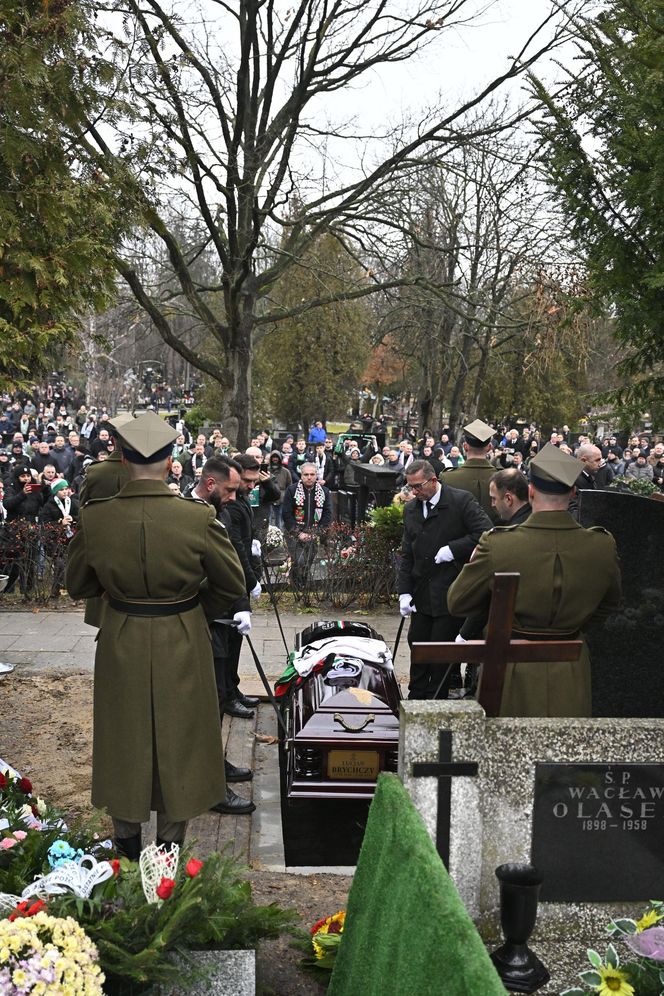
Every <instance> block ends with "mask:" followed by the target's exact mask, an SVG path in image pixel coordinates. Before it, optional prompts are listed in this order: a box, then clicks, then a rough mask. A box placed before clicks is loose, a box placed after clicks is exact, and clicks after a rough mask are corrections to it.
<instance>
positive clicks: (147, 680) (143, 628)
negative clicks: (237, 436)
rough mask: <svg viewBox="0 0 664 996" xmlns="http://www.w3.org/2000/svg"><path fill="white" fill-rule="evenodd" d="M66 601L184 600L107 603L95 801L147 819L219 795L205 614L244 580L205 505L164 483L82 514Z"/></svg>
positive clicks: (190, 809) (97, 692) (232, 597)
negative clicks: (172, 606) (131, 606)
mask: <svg viewBox="0 0 664 996" xmlns="http://www.w3.org/2000/svg"><path fill="white" fill-rule="evenodd" d="M67 587H68V589H69V592H70V594H71V595H72V597H74V598H90V597H91V596H94V595H100V594H101V593H102V592H107V593H108V594H109V595H111V596H113V597H114V598H118V599H123V600H139V601H181V600H183V599H188V598H191V597H192V596H195V595H196V594H198V593H199V590H200V592H201V603H202V604H200V605H198V606H196V607H195V608H193V609H191V610H189V611H187V612H181V613H179V614H176V615H171V616H160V617H144V616H135V615H128V614H127V613H126V612H123V611H118V610H116V609H114V608H113V607H112V606H111V605H110V604H107V605H106V607H105V611H104V618H103V622H102V626H101V629H100V630H99V634H98V636H97V652H96V657H95V686H94V734H93V759H92V766H93V771H92V802H93V804H94V805H95V806H98V807H100V808H104V807H105V808H106V809H107V810H108V812H109V813H110V815H111V816H114V817H115V818H117V819H121V820H127V821H129V822H144V821H145V820H147V819H148V818H149V814H150V810H151V809H157V810H159V811H162V812H164V813H166V815H167V817H168V819H169V820H171V821H174V822H179V821H181V820H187V819H190V818H191V817H193V816H196V815H198V814H200V813H203V812H205V811H206V810H207V809H209V808H210V806H213V805H215V804H216V803H217V802H220V801H221V800H222V799H223V798H224V795H225V791H226V786H225V780H224V765H223V747H222V740H221V725H220V721H219V706H218V701H217V693H216V687H215V680H214V669H213V661H212V648H211V641H210V633H209V630H208V626H207V622H206V614H207V617H208V618H213V617H215V616H217V617H219V616H223V615H224V614H225V613H226V612H227V611H228V609H229V608H230V606H231V605H232V603H233V602H235V601H237V599H239V598H241V597H242V595H243V594H244V574H243V571H242V567H241V566H240V562H239V560H238V557H237V554H236V552H235V550H234V549H233V546H232V545H231V542H230V540H229V539H228V536H227V534H226V530H225V529H224V527H223V526H222V525H221V524H220V523H219V522H217V521H216V519H215V512H214V509H213V508H212V507H210V506H209V505H206V504H203V503H200V504H199V503H197V502H192V501H186V500H185V499H182V498H180V497H179V496H177V495H174V494H173V493H172V492H171V491H169V489H168V488H167V487H166V485H165V484H164V483H163V482H161V481H150V480H136V481H130V482H129V483H127V484H126V485H125V486H124V487H123V489H122V491H121V492H120V493H119V494H118V495H117V496H116V497H115V498H109V499H106V500H99V501H93V502H91V503H89V504H88V505H87V506H86V507H85V508H84V509H82V510H81V515H80V522H79V530H78V532H77V534H76V536H75V537H74V539H73V540H72V543H71V544H70V547H69V561H68V565H67Z"/></svg>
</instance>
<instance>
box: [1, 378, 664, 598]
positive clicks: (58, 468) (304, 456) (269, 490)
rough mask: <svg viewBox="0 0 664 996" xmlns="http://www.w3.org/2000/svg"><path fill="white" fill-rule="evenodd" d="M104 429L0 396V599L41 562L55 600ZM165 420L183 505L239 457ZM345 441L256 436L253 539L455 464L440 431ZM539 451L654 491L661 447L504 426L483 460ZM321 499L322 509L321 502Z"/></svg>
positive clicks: (602, 477)
mask: <svg viewBox="0 0 664 996" xmlns="http://www.w3.org/2000/svg"><path fill="white" fill-rule="evenodd" d="M181 414H182V413H181ZM108 418H109V413H108V412H106V411H105V410H104V409H103V408H101V407H100V408H97V407H94V406H91V407H87V406H86V404H85V403H83V401H82V400H81V398H80V397H78V396H77V395H76V394H75V392H74V391H72V390H71V389H67V388H66V387H65V386H63V385H60V386H59V387H58V388H55V389H54V388H53V386H52V385H48V387H47V388H46V389H45V390H42V391H39V390H36V389H35V391H33V392H32V393H31V395H30V396H26V395H15V396H11V395H8V394H4V395H2V396H1V397H0V529H1V530H2V532H1V533H0V574H4V575H6V576H8V578H9V580H8V583H7V588H6V590H8V591H12V590H13V589H14V588H15V586H16V585H19V586H20V589H21V591H23V592H24V593H26V594H27V593H29V591H30V590H31V588H32V586H33V585H34V581H35V578H36V577H39V576H40V575H41V573H42V572H43V566H44V563H45V561H46V559H47V558H48V559H50V560H51V561H52V563H53V570H52V593H53V594H57V593H58V592H59V590H60V588H61V585H62V580H63V571H64V558H65V555H66V546H67V543H68V541H69V539H71V537H72V536H73V534H74V531H75V529H76V522H77V518H78V512H79V494H80V491H81V487H82V484H83V482H84V480H85V475H86V471H87V469H88V467H89V466H90V465H91V464H93V463H98V462H101V461H103V460H106V459H107V458H108V457H109V455H110V454H111V453H112V452H113V449H114V440H113V434H112V428H111V426H110V425H109V424H108V421H107V420H108ZM171 418H173V419H174V420H175V423H176V424H175V427H176V428H177V429H178V430H179V435H178V437H177V439H176V441H175V444H174V446H173V453H172V467H171V471H170V475H169V477H168V480H167V484H168V487H169V488H170V489H171V490H172V491H173V492H175V493H176V494H181V495H183V496H188V495H190V494H191V493H192V491H193V490H194V489H195V488H196V486H197V484H198V482H199V481H200V479H201V475H202V474H203V468H204V466H205V464H206V462H207V461H208V460H209V459H210V458H211V457H223V458H224V459H233V458H236V457H237V456H238V455H240V452H239V451H238V449H237V448H236V447H235V446H234V445H233V444H232V442H231V440H230V439H229V438H228V436H226V435H225V434H224V432H223V431H222V429H221V428H212V429H210V430H208V431H206V432H203V431H201V432H199V433H192V432H191V431H190V430H189V429H188V428H187V426H186V424H185V422H184V420H177V417H176V416H171ZM349 430H350V431H349V433H348V434H343V435H342V436H340V437H339V438H335V437H334V436H333V435H331V434H330V433H328V432H327V431H326V429H325V425H324V423H323V421H322V420H317V421H315V422H314V423H313V424H312V425H311V427H310V428H309V430H308V431H307V432H306V433H305V434H301V435H297V434H290V433H282V434H280V435H279V436H278V438H273V436H272V434H271V433H270V431H269V430H268V429H264V430H262V431H260V432H257V433H256V435H255V437H254V438H253V439H252V440H251V444H250V446H249V447H248V448H247V449H246V451H245V455H249V456H251V457H253V458H254V459H255V461H256V465H257V466H258V467H259V468H260V475H259V480H258V483H257V485H256V487H255V489H254V491H253V493H252V495H251V504H252V506H253V513H254V518H255V521H256V528H257V529H258V531H261V530H262V531H263V533H264V532H265V530H266V529H267V527H268V526H270V525H273V526H278V527H281V528H283V529H284V530H285V531H286V533H288V532H291V533H292V532H294V531H297V528H298V524H299V525H301V524H302V521H303V515H302V508H303V507H304V505H303V503H305V499H306V501H308V496H309V494H311V495H312V500H311V512H309V510H308V505H307V506H306V511H307V521H306V523H305V528H306V527H308V526H310V525H316V526H323V525H326V524H329V521H331V519H332V517H333V516H334V517H338V516H339V515H340V514H346V513H347V511H348V507H349V506H348V503H343V502H341V501H340V500H338V494H339V493H341V494H344V495H346V496H350V497H351V498H353V496H356V495H357V491H358V488H359V479H358V474H357V468H358V466H360V465H362V464H371V465H376V466H381V467H387V468H390V469H392V470H395V471H397V475H398V476H397V478H396V485H397V487H399V486H401V485H402V484H404V483H405V476H406V472H407V470H408V467H409V466H410V465H411V464H412V463H413V461H414V460H421V459H424V460H426V461H428V463H430V464H431V466H432V467H433V469H434V471H435V473H436V475H437V476H438V475H440V474H444V473H445V471H448V470H453V469H456V468H458V467H460V466H462V465H463V463H464V455H463V448H462V447H460V446H459V445H457V443H456V442H455V434H454V433H453V431H452V429H451V428H450V427H449V426H444V427H443V428H442V429H441V430H440V431H439V432H433V431H428V430H425V431H424V433H422V434H421V435H419V436H418V434H417V433H416V432H414V431H413V430H410V429H408V428H407V426H404V427H403V428H402V430H401V431H400V433H399V435H400V436H401V437H402V438H400V439H399V441H398V442H392V441H389V432H388V426H387V420H386V419H385V417H381V418H373V417H372V416H371V415H369V414H367V415H364V416H362V418H361V419H359V420H358V421H357V422H356V423H351V425H350V426H349ZM346 435H347V438H344V437H346ZM546 442H552V443H553V444H554V445H555V446H558V447H559V448H560V449H561V450H563V451H564V452H567V453H570V454H574V455H579V454H581V455H583V457H584V460H586V463H587V466H588V470H589V472H591V473H592V478H593V486H594V487H600V488H601V487H607V486H608V485H609V484H610V483H611V482H612V481H613V480H614V478H616V477H626V478H636V479H646V480H648V481H652V482H653V484H654V485H655V486H656V487H658V488H659V489H660V490H661V491H664V442H662V441H660V440H659V439H658V438H657V437H653V436H652V435H651V434H646V435H641V434H636V435H632V436H631V437H629V439H627V440H624V444H623V445H621V444H620V442H619V441H618V438H617V436H615V435H604V436H603V437H602V438H595V440H594V441H592V440H591V439H590V437H589V436H584V435H574V436H572V434H571V433H570V430H569V427H568V426H566V425H564V426H562V428H561V430H560V431H557V430H555V431H554V432H553V433H552V434H551V435H550V436H549V435H547V436H546V437H545V438H543V437H542V434H541V432H540V431H539V429H538V428H537V426H536V425H534V424H531V425H529V426H523V427H520V428H510V427H509V426H508V425H503V426H501V427H499V428H498V429H497V434H496V440H495V444H494V448H493V451H492V453H491V454H490V457H489V459H490V462H491V463H492V464H493V465H494V466H495V467H496V469H497V470H499V469H501V468H508V467H515V468H517V469H520V470H522V471H523V472H524V474H525V473H527V470H528V466H529V463H530V461H531V460H532V459H533V457H534V456H536V454H537V453H538V452H539V450H540V448H541V447H542V446H543V445H544V444H545V443H546ZM303 469H305V475H304V479H303V478H302V471H303ZM303 484H304V485H306V487H304V488H303V487H302V485H303ZM298 485H299V487H298ZM314 485H320V486H321V488H320V492H319V490H315V491H314V490H312V488H313V487H314ZM325 495H330V496H332V500H331V501H326V498H325ZM308 520H312V521H308ZM300 532H302V530H300ZM26 564H27V565H28V566H27V567H26Z"/></svg>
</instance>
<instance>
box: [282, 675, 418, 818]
mask: <svg viewBox="0 0 664 996" xmlns="http://www.w3.org/2000/svg"><path fill="white" fill-rule="evenodd" d="M399 701H400V693H399V686H398V684H397V681H396V678H395V675H394V671H392V670H387V669H385V668H381V667H378V666H376V665H374V664H369V663H367V662H363V666H362V674H361V678H360V681H359V685H358V686H357V687H352V688H343V689H338V690H335V689H333V688H331V687H330V686H329V685H328V684H326V682H325V678H324V677H323V676H322V675H320V674H317V675H314V676H313V677H311V678H310V679H309V680H308V681H306V682H305V683H304V684H303V685H302V686H301V687H300V688H298V689H297V691H296V692H295V694H294V696H293V702H292V705H291V709H292V714H291V723H292V738H291V741H290V743H289V747H288V753H289V762H288V775H289V777H288V795H289V797H292V798H326V797H330V796H334V797H335V798H339V799H343V798H348V799H350V798H372V797H373V794H374V791H375V787H376V779H375V777H374V778H366V779H365V778H363V779H351V778H348V779H343V780H338V781H336V780H332V779H330V778H329V777H328V775H327V772H328V758H329V752H330V751H345V752H348V753H349V755H350V754H351V753H352V752H356V753H358V752H367V751H369V752H375V753H377V754H378V771H396V751H397V748H398V743H399V717H398V713H399ZM306 748H311V749H313V750H315V751H317V752H320V764H319V766H318V775H317V776H316V775H315V774H313V775H310V776H308V777H306V778H302V777H299V776H298V774H297V770H296V768H297V765H296V763H295V752H296V751H297V752H299V756H303V754H302V751H304V750H305V749H306Z"/></svg>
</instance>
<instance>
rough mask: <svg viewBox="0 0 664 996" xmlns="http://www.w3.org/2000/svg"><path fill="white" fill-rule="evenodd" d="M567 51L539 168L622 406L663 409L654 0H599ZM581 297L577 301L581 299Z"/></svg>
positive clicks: (660, 9) (661, 187)
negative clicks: (597, 320) (614, 357)
mask: <svg viewBox="0 0 664 996" xmlns="http://www.w3.org/2000/svg"><path fill="white" fill-rule="evenodd" d="M576 45H577V58H576V59H575V60H574V63H573V64H572V66H571V68H570V70H569V71H568V77H567V80H566V82H565V85H564V86H562V87H560V88H559V89H558V91H557V93H555V94H552V93H551V92H550V90H548V89H547V88H546V87H545V86H544V85H543V84H542V83H541V81H539V80H538V79H537V78H535V77H531V79H532V84H533V87H534V90H535V93H536V94H537V96H538V97H539V98H540V100H541V102H542V106H543V108H544V115H543V118H542V121H541V123H540V126H539V127H540V132H541V137H542V141H543V151H542V157H541V161H542V165H543V168H544V170H545V171H546V173H547V174H548V177H549V180H550V182H551V184H552V186H553V187H554V189H555V190H556V191H557V193H558V194H559V197H560V202H561V204H562V207H563V209H564V211H565V213H566V216H567V218H568V221H569V225H570V230H571V235H572V237H573V239H574V240H575V241H576V243H577V246H578V248H579V250H580V252H581V253H582V255H583V257H584V259H585V261H586V265H587V267H588V272H589V278H590V283H591V290H592V292H593V297H594V301H595V306H596V308H597V309H598V310H600V309H606V308H608V309H609V311H610V313H611V314H613V315H614V316H615V326H614V327H615V334H616V336H617V339H618V341H619V343H620V344H621V345H622V346H623V347H624V353H623V358H622V359H621V361H620V364H619V371H620V373H621V374H622V376H623V377H624V378H625V382H624V385H623V386H622V387H621V388H620V389H619V390H617V391H616V392H614V398H615V400H616V401H617V402H618V403H619V404H621V405H622V406H623V407H624V408H625V409H626V411H630V410H631V411H632V412H634V413H638V412H639V411H640V410H643V408H644V407H648V408H650V409H651V412H654V411H659V412H661V411H662V410H663V408H664V406H663V404H662V397H663V396H664V393H663V391H662V388H663V386H664V369H663V365H662V346H663V345H664V322H663V317H662V316H663V315H664V183H663V179H664V144H663V143H662V139H661V135H662V127H663V126H664V68H663V67H664V6H663V5H662V3H661V0H641V2H639V3H635V2H633V0H608V2H607V3H605V4H603V5H602V7H601V9H600V11H599V13H595V16H593V17H585V18H580V19H579V20H578V21H577V23H576ZM585 303H586V302H584V304H585Z"/></svg>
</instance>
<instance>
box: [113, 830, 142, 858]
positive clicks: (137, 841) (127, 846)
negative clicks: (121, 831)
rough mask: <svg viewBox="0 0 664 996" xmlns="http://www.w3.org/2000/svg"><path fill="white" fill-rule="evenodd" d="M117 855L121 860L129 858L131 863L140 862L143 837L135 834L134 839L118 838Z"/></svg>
mask: <svg viewBox="0 0 664 996" xmlns="http://www.w3.org/2000/svg"><path fill="white" fill-rule="evenodd" d="M114 843H115V853H116V854H117V856H118V857H119V858H129V860H130V861H138V859H139V858H140V856H141V835H140V833H136V834H134V836H133V837H116V838H115V842H114Z"/></svg>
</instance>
